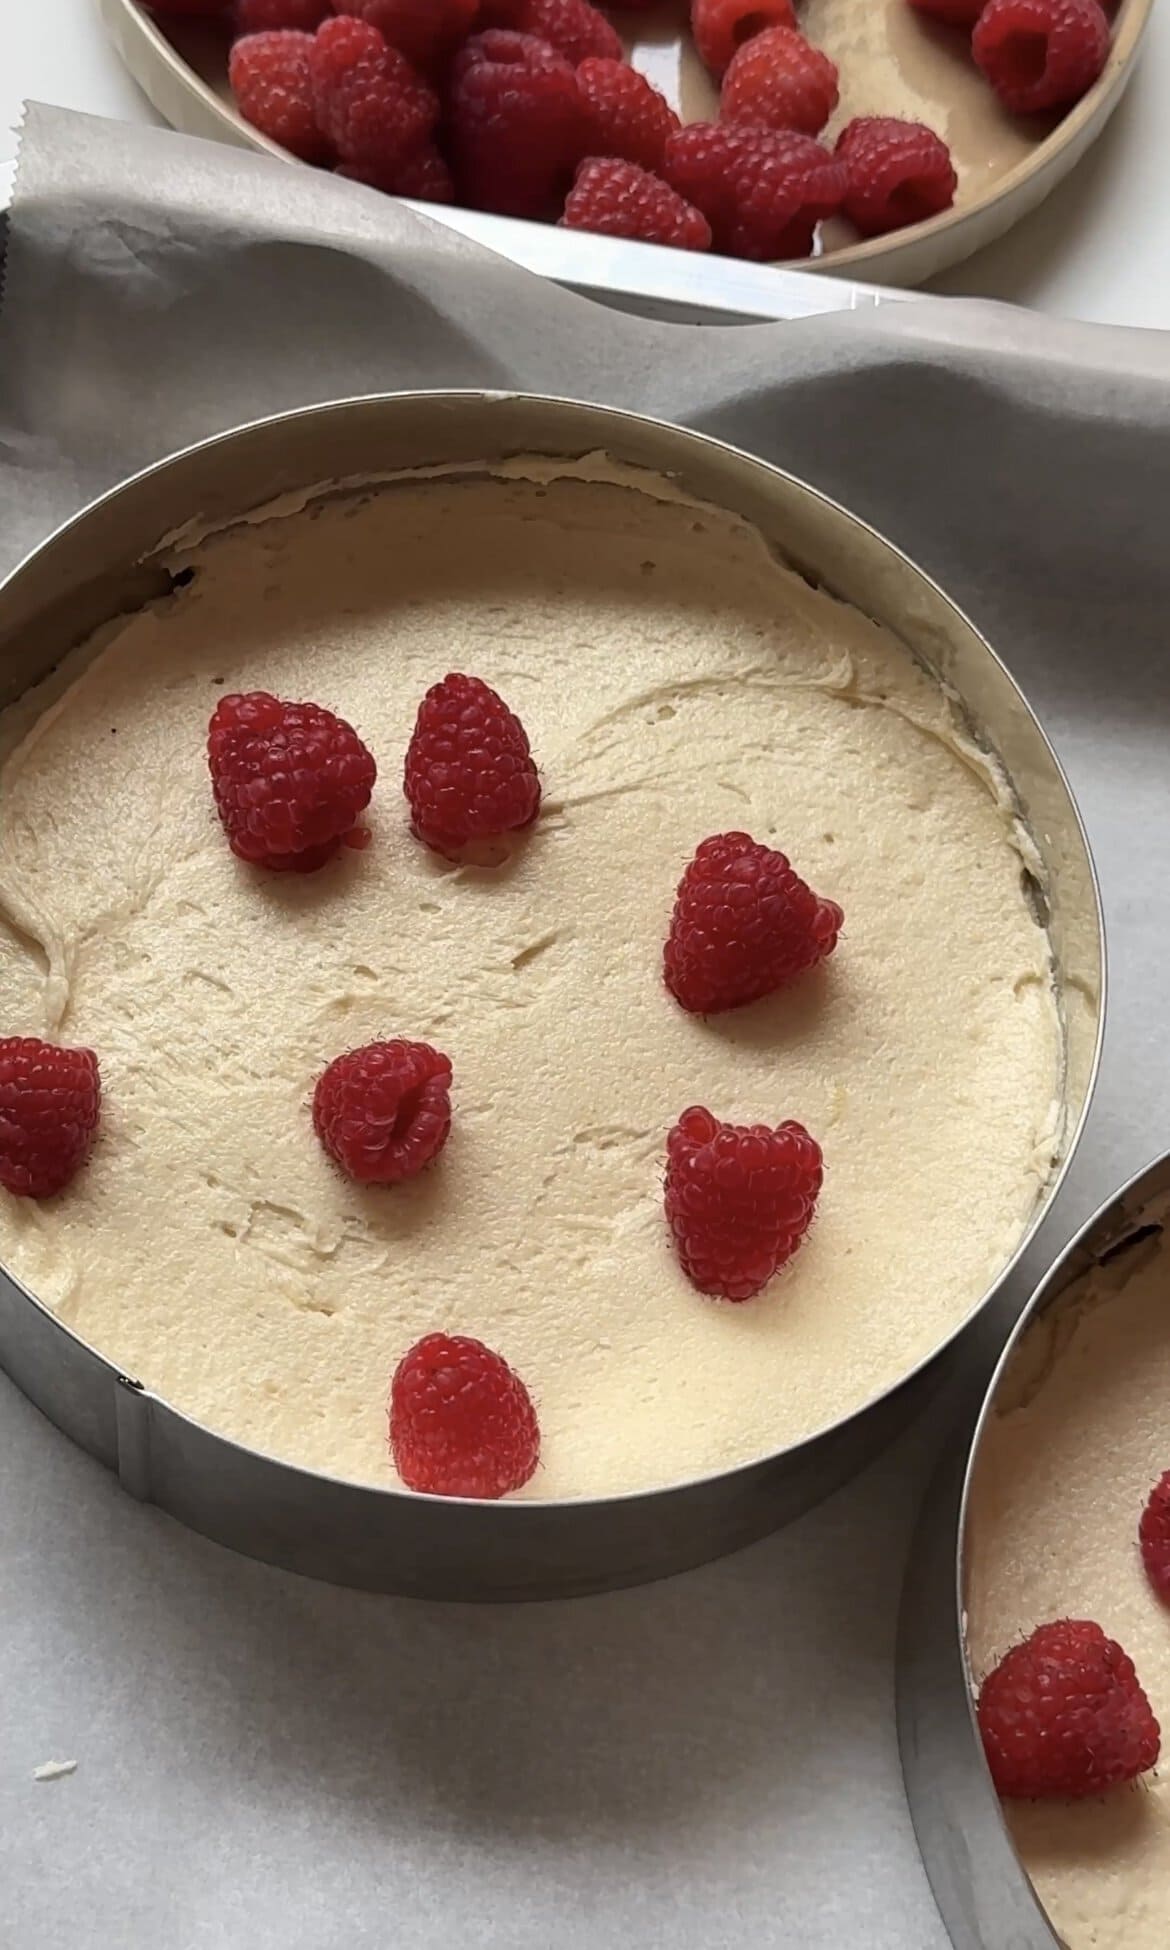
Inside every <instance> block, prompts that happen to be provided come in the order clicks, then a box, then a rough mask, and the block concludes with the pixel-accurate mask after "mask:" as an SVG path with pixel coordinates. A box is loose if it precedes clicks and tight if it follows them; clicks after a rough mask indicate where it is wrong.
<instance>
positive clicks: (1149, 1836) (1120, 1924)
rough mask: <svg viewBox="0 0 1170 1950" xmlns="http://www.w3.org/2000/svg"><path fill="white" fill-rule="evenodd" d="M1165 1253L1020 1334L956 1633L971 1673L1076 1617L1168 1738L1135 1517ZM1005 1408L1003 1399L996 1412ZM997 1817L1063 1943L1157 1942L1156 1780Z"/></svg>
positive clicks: (1163, 1664)
mask: <svg viewBox="0 0 1170 1950" xmlns="http://www.w3.org/2000/svg"><path fill="white" fill-rule="evenodd" d="M1168 1403H1170V1256H1167V1254H1166V1253H1165V1251H1164V1250H1163V1249H1162V1246H1161V1242H1160V1240H1159V1239H1157V1238H1151V1239H1147V1240H1145V1241H1143V1242H1142V1243H1140V1244H1139V1245H1138V1246H1136V1247H1135V1248H1134V1249H1133V1251H1132V1252H1131V1253H1129V1254H1125V1255H1122V1256H1121V1257H1119V1258H1118V1259H1116V1260H1114V1261H1112V1262H1111V1263H1110V1264H1109V1265H1108V1266H1107V1267H1105V1268H1103V1269H1102V1270H1101V1271H1100V1272H1098V1273H1095V1274H1093V1275H1092V1277H1091V1278H1090V1279H1088V1280H1086V1281H1085V1282H1083V1283H1082V1285H1081V1287H1080V1288H1079V1289H1078V1290H1077V1291H1075V1292H1074V1293H1073V1294H1071V1295H1070V1297H1069V1298H1068V1299H1067V1300H1065V1301H1064V1302H1062V1303H1061V1304H1060V1305H1059V1307H1058V1308H1057V1309H1056V1310H1054V1311H1053V1312H1051V1313H1050V1314H1048V1315H1047V1316H1046V1317H1045V1318H1044V1319H1043V1320H1042V1321H1041V1322H1040V1323H1039V1324H1038V1326H1037V1327H1036V1328H1035V1329H1034V1330H1033V1332H1032V1334H1031V1335H1030V1336H1029V1338H1028V1340H1027V1341H1026V1342H1025V1343H1024V1346H1023V1351H1022V1355H1021V1361H1020V1366H1019V1370H1018V1379H1017V1380H1016V1381H1015V1384H1014V1386H1013V1389H1012V1391H1011V1393H1010V1394H1009V1396H1008V1399H1007V1401H1006V1402H1005V1405H1004V1408H1005V1412H1004V1413H1002V1414H1001V1415H1000V1416H999V1417H997V1419H996V1420H995V1422H993V1423H992V1424H991V1426H990V1428H989V1430H988V1434H987V1438H986V1441H985V1446H984V1450H983V1452H982V1455H981V1462H980V1469H979V1474H978V1477H977V1479H976V1483H975V1493H974V1502H973V1507H972V1518H971V1575H970V1585H969V1606H970V1617H969V1625H968V1630H969V1643H970V1651H971V1660H972V1665H973V1667H974V1670H975V1674H976V1677H977V1679H980V1680H981V1679H982V1678H983V1676H984V1674H985V1673H986V1672H987V1671H988V1670H989V1669H990V1668H991V1667H992V1666H993V1665H995V1663H996V1662H997V1660H998V1659H999V1658H1000V1657H1001V1656H1002V1655H1003V1653H1004V1652H1005V1651H1006V1650H1007V1649H1008V1647H1009V1646H1010V1645H1012V1644H1014V1643H1015V1642H1016V1641H1017V1640H1019V1639H1021V1638H1024V1637H1026V1636H1027V1635H1028V1633H1030V1632H1031V1631H1033V1630H1034V1629H1035V1627H1036V1626H1037V1625H1042V1624H1045V1623H1047V1622H1048V1621H1049V1620H1051V1619H1054V1618H1069V1617H1071V1618H1090V1619H1093V1620H1094V1621H1095V1622H1096V1623H1097V1624H1098V1625H1100V1626H1101V1628H1102V1630H1103V1631H1104V1632H1106V1633H1107V1634H1108V1636H1109V1637H1110V1638H1115V1639H1117V1640H1118V1641H1119V1642H1120V1644H1121V1645H1123V1646H1124V1647H1125V1650H1126V1651H1127V1652H1128V1653H1129V1655H1130V1657H1131V1659H1132V1660H1133V1662H1134V1665H1135V1667H1136V1668H1137V1675H1138V1678H1139V1679H1140V1681H1141V1683H1142V1685H1143V1686H1144V1687H1145V1689H1146V1692H1147V1694H1148V1695H1149V1699H1150V1704H1151V1706H1152V1707H1153V1710H1154V1715H1155V1717H1156V1718H1157V1719H1158V1720H1159V1722H1160V1724H1161V1727H1162V1749H1163V1756H1165V1754H1166V1752H1167V1743H1168V1742H1170V1608H1168V1607H1167V1606H1165V1605H1164V1604H1162V1603H1161V1602H1160V1601H1159V1599H1158V1598H1157V1597H1156V1596H1155V1594H1154V1592H1153V1591H1152V1589H1151V1587H1150V1585H1149V1583H1148V1581H1147V1579H1146V1575H1145V1572H1144V1570H1143V1568H1142V1561H1141V1555H1140V1552H1139V1549H1138V1541H1137V1530H1138V1522H1139V1519H1140V1517H1141V1513H1142V1510H1143V1508H1144V1506H1145V1502H1146V1499H1147V1497H1148V1496H1149V1493H1150V1490H1151V1489H1152V1488H1153V1485H1154V1484H1155V1483H1156V1482H1157V1480H1158V1478H1159V1477H1160V1476H1161V1475H1162V1472H1163V1471H1164V1470H1165V1469H1168V1468H1170V1416H1168V1415H1167V1404H1168ZM1013 1404H1017V1405H1013ZM1005 1813H1006V1815H1007V1819H1008V1822H1009V1824H1010V1827H1011V1831H1012V1835H1013V1838H1014V1840H1015V1843H1016V1846H1017V1848H1018V1849H1019V1851H1020V1854H1021V1856H1022V1858H1023V1861H1024V1864H1025V1866H1026V1868H1027V1870H1028V1873H1029V1875H1030V1876H1031V1878H1032V1881H1033V1883H1034V1885H1035V1888H1036V1892H1037V1894H1038V1895H1039V1897H1040V1900H1041V1902H1042V1903H1043V1904H1044V1906H1045V1908H1046V1909H1047V1910H1048V1913H1049V1915H1050V1916H1051V1918H1052V1922H1053V1925H1054V1927H1055V1929H1056V1930H1057V1932H1058V1934H1059V1935H1060V1936H1061V1937H1062V1939H1063V1940H1064V1942H1065V1943H1066V1944H1067V1945H1068V1950H1147V1947H1148V1950H1165V1945H1166V1943H1167V1941H1168V1940H1170V1776H1168V1772H1167V1768H1166V1765H1165V1761H1164V1760H1163V1764H1162V1765H1161V1766H1160V1767H1158V1768H1157V1769H1156V1770H1155V1771H1154V1773H1152V1774H1149V1775H1146V1776H1144V1777H1143V1779H1142V1780H1141V1781H1140V1782H1137V1783H1135V1784H1133V1785H1132V1786H1129V1787H1122V1788H1114V1789H1112V1790H1111V1791H1110V1793H1108V1794H1107V1795H1103V1796H1101V1797H1099V1798H1098V1799H1096V1800H1088V1801H1081V1802H1066V1801H1050V1802H1009V1803H1007V1804H1005Z"/></svg>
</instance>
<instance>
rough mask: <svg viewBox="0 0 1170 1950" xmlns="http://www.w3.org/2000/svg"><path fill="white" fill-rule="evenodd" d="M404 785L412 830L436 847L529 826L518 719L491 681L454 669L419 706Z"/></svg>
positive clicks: (528, 772) (532, 780) (529, 794)
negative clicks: (469, 675)
mask: <svg viewBox="0 0 1170 1950" xmlns="http://www.w3.org/2000/svg"><path fill="white" fill-rule="evenodd" d="M403 790H404V791H405V793H406V797H407V799H408V801H409V803H410V820H411V828H412V830H413V832H414V833H415V834H416V836H417V837H418V838H419V839H420V840H423V841H424V842H425V843H426V845H427V846H430V847H434V849H435V851H436V852H437V853H446V854H451V853H456V852H458V851H459V849H460V848H461V847H464V846H466V845H467V844H468V842H469V841H471V840H482V839H494V838H498V837H499V835H500V834H502V833H512V832H516V831H518V830H519V829H520V828H521V827H524V826H531V824H532V822H533V820H534V819H535V818H536V815H537V813H538V812H539V811H540V779H539V777H538V775H537V770H536V767H535V765H534V764H533V762H532V755H531V752H530V751H529V747H528V738H527V736H526V734H525V731H524V726H523V725H522V724H521V722H520V720H519V718H518V717H516V716H515V715H514V713H513V712H511V711H509V709H508V707H507V705H506V704H505V703H504V700H503V698H502V697H499V696H498V695H497V693H496V692H495V691H493V689H492V687H491V685H490V684H485V683H484V682H483V681H482V679H481V678H479V677H462V676H460V675H459V674H458V672H454V673H452V674H451V675H450V676H447V677H444V679H443V681H442V683H441V684H435V685H432V687H431V689H430V690H429V691H428V692H427V694H426V696H425V697H424V699H423V701H422V703H421V704H420V705H419V708H418V718H417V720H416V722H415V727H414V733H413V735H412V737H411V740H410V745H409V747H408V748H407V753H406V772H405V776H404V779H403Z"/></svg>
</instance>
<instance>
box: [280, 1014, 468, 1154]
mask: <svg viewBox="0 0 1170 1950" xmlns="http://www.w3.org/2000/svg"><path fill="white" fill-rule="evenodd" d="M450 1093H451V1059H450V1057H447V1056H444V1055H443V1053H442V1051H441V1050H437V1049H432V1048H431V1046H430V1044H429V1043H409V1042H406V1041H404V1040H402V1039H401V1038H396V1039H395V1040H394V1041H392V1042H387V1043H367V1044H366V1045H365V1046H364V1047H363V1048H362V1049H351V1050H347V1051H346V1053H345V1055H344V1056H337V1057H334V1059H333V1062H332V1063H331V1064H330V1065H329V1067H328V1069H327V1070H324V1071H322V1073H321V1075H320V1077H318V1079H317V1087H316V1089H315V1091H314V1092H313V1126H314V1129H315V1130H316V1133H317V1136H318V1137H319V1138H320V1140H321V1143H322V1145H323V1146H324V1148H325V1150H326V1151H327V1152H328V1153H329V1156H330V1157H331V1158H332V1159H333V1162H334V1164H336V1165H340V1167H341V1169H342V1171H344V1172H345V1174H346V1176H347V1177H349V1178H353V1179H356V1180H357V1182H358V1184H360V1185H397V1184H400V1183H401V1181H402V1180H403V1179H404V1178H414V1177H416V1176H417V1174H418V1173H419V1172H420V1171H422V1170H424V1169H425V1167H426V1166H427V1165H429V1164H431V1163H432V1162H433V1161H434V1159H436V1158H437V1157H438V1155H439V1153H440V1151H441V1150H442V1149H443V1146H444V1145H445V1144H446V1142H447V1139H448V1137H449V1136H450V1132H451V1094H450Z"/></svg>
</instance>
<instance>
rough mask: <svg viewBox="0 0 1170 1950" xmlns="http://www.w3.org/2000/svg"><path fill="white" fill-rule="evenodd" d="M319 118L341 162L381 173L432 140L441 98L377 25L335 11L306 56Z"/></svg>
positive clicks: (392, 167) (323, 25) (318, 32)
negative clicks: (385, 37) (390, 45)
mask: <svg viewBox="0 0 1170 1950" xmlns="http://www.w3.org/2000/svg"><path fill="white" fill-rule="evenodd" d="M309 73H310V76H311V78H312V84H313V103H314V107H315V109H316V114H317V121H318V123H319V124H320V126H321V128H322V129H323V130H324V131H325V134H326V135H327V136H328V138H329V140H330V142H331V143H332V144H333V147H334V148H335V149H336V151H337V154H338V155H339V156H340V158H341V160H342V162H347V163H358V164H360V165H363V166H364V167H365V168H367V169H371V170H377V171H379V172H384V171H387V170H392V169H395V168H397V167H398V165H399V164H400V163H402V162H403V161H404V160H405V158H406V157H408V156H410V155H411V154H412V153H413V152H414V151H415V150H416V149H419V148H421V147H422V145H423V144H424V143H425V142H427V141H428V140H429V138H430V136H431V134H432V132H433V130H434V128H435V124H436V123H437V121H438V119H439V98H438V96H437V95H436V94H434V93H433V91H432V90H431V89H430V88H428V87H427V85H426V83H425V82H424V81H423V80H422V78H421V77H420V76H419V75H418V74H417V73H416V71H415V70H414V68H412V67H411V65H410V62H409V61H408V60H407V59H406V56H405V55H404V54H400V53H399V52H398V49H397V48H395V47H388V46H387V44H386V42H385V41H384V40H383V39H382V36H381V34H379V32H378V30H377V28H376V27H371V26H370V25H369V23H368V22H367V21H364V20H356V19H354V18H353V17H352V16H351V15H349V14H338V15H336V16H335V17H334V18H333V19H332V20H327V21H325V22H323V24H322V25H321V27H320V28H318V30H317V33H316V35H315V37H314V40H313V47H312V51H311V53H310V55H309Z"/></svg>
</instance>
